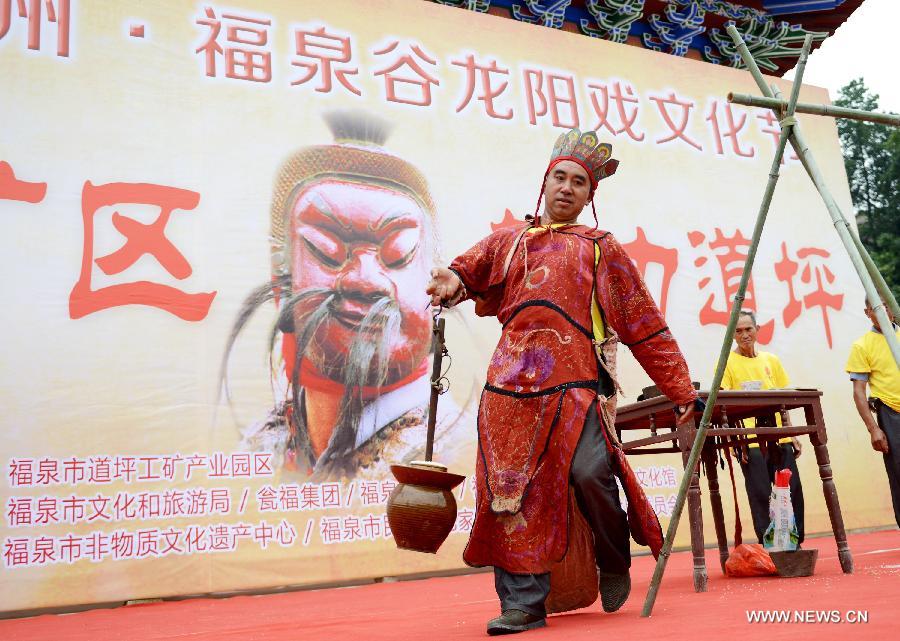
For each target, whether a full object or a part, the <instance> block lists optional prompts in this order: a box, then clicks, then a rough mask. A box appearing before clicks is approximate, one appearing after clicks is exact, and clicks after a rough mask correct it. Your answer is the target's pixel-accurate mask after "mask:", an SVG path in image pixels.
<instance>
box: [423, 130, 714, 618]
mask: <svg viewBox="0 0 900 641" xmlns="http://www.w3.org/2000/svg"><path fill="white" fill-rule="evenodd" d="M611 151H612V149H611V147H610V146H609V145H608V144H605V143H604V144H598V139H597V136H596V134H595V133H594V132H585V133H584V134H582V133H581V132H579V131H578V130H577V129H574V130H572V131H570V132H568V133H566V134H562V135H561V136H560V138H559V140H558V141H557V143H556V146H555V147H554V150H553V154H552V156H551V161H550V164H549V166H548V168H547V171H546V173H545V175H544V184H543V188H542V191H541V194H542V196H544V197H545V206H544V211H543V214H542V215H536V216H535V218H534V220H533V221H531V222H530V224H527V225H526V226H524V227H520V228H518V229H515V228H504V229H500V230H498V231H496V232H494V233H493V234H491V235H490V236H488V237H487V238H485V239H483V240H482V241H480V242H479V243H477V244H476V245H475V246H474V247H472V248H471V249H469V250H468V251H467V252H465V253H464V254H462V255H461V256H459V257H458V258H457V259H456V260H454V261H453V262H452V263H451V264H450V267H449V269H448V268H438V269H435V270H434V271H433V272H432V280H431V282H430V283H429V285H428V288H427V290H426V291H427V292H428V293H429V294H431V295H432V302H433V303H434V304H439V303H442V302H443V303H445V304H449V305H455V304H457V303H459V302H460V301H462V300H464V299H472V300H474V301H475V311H476V313H477V314H479V315H482V316H486V315H494V316H496V317H497V319H498V320H499V321H500V322H501V323H502V325H503V331H502V335H501V337H500V341H499V343H498V345H497V349H496V351H495V352H494V356H493V358H492V360H491V362H490V364H489V366H488V372H487V382H486V384H485V387H484V391H483V392H482V396H481V404H480V407H479V411H478V454H477V462H476V477H477V483H478V485H477V499H476V500H477V505H476V517H475V523H474V526H473V529H472V533H471V536H470V538H469V543H468V545H467V547H466V550H465V552H464V554H463V558H464V560H465V561H466V563H468V564H469V565H472V566H479V567H480V566H489V565H490V566H494V575H495V584H496V589H497V594H498V596H499V597H500V605H501V611H502V614H501V616H499V617H497V618H495V619H493V620H491V621H490V622H488V627H487V631H488V634H508V633H512V632H522V631H525V630H530V629H533V628H537V627H541V626H543V625H545V616H546V613H547V611H548V610H549V611H560V610H564V609H571V608H573V607H583V606H584V605H586V603H585V601H584V600H578V599H576V600H575V602H573V603H569V604H566V602H565V599H562V600H560V599H559V598H556V597H555V593H556V592H557V590H558V589H567V590H569V591H570V592H571V587H572V586H571V585H569V586H564V585H561V584H560V582H559V581H557V580H552V578H553V576H554V575H555V574H556V573H558V572H559V573H565V572H569V571H571V568H572V567H573V564H574V565H575V567H581V568H582V569H583V568H584V567H585V566H588V567H589V568H590V569H591V571H593V567H594V563H596V566H597V568H598V569H599V574H600V578H599V584H600V585H599V591H600V595H601V601H602V605H603V609H604V610H605V611H607V612H614V611H615V610H618V609H619V608H620V607H621V606H622V605H623V604H624V603H625V600H626V599H627V597H628V594H629V592H630V589H631V580H630V576H629V567H630V565H631V554H630V549H629V542H628V534H629V525H630V530H631V534H632V535H633V536H634V538H635V540H636V541H637V542H638V543H642V544H644V545H650V547H651V549H652V550H653V552H654V554H656V553H658V551H659V549H660V547H661V544H662V532H661V529H660V526H659V521H658V520H657V518H656V514H655V513H654V512H653V509H652V508H651V507H650V505H649V503H648V502H647V499H646V496H644V494H643V491H642V490H641V488H640V484H639V483H638V481H637V479H636V478H635V476H634V473H633V472H632V470H631V468H630V467H629V465H628V463H627V461H626V460H625V456H624V453H623V452H622V450H621V447H620V445H619V443H618V442H617V439H616V436H615V430H614V413H615V395H616V388H617V383H616V381H615V349H616V342H617V341H618V340H621V341H622V342H624V343H625V344H626V345H627V346H628V347H629V348H630V349H631V351H632V353H633V354H634V356H635V357H636V358H637V360H638V362H640V364H641V365H642V366H643V368H644V369H645V370H646V371H647V373H648V374H649V375H650V377H651V378H652V379H653V381H654V382H655V383H656V384H657V385H658V386H659V388H660V389H661V390H662V391H663V393H664V394H666V396H668V397H669V398H670V399H672V401H673V402H674V403H676V404H677V405H678V410H677V411H678V413H679V418H678V421H679V423H684V422H686V421H689V420H692V417H693V411H694V400H695V399H696V392H695V391H694V389H693V386H692V383H691V378H690V375H689V372H688V368H687V364H686V363H685V360H684V357H683V356H682V354H681V352H680V350H679V348H678V345H677V343H676V342H675V339H674V338H673V337H672V334H671V333H670V332H669V330H668V328H667V327H666V323H665V319H664V318H663V316H662V314H661V313H660V312H659V310H658V308H657V306H656V304H655V303H654V301H653V299H652V298H651V296H650V294H649V293H648V291H647V289H646V287H645V286H644V283H643V281H642V279H641V277H640V274H639V273H638V271H637V269H636V268H635V267H634V265H633V263H632V262H631V259H630V258H629V257H628V255H627V254H626V253H625V251H624V250H623V249H622V247H621V246H620V245H619V243H618V242H617V241H616V240H615V239H614V238H613V236H612V235H611V234H610V233H609V232H605V231H601V230H598V229H597V228H596V226H595V227H594V228H590V227H587V226H584V225H580V224H578V222H577V218H578V215H579V213H580V212H581V211H582V209H583V208H584V207H585V206H586V205H587V204H588V202H592V200H593V195H594V191H595V189H596V187H597V183H598V181H599V180H600V179H602V178H605V177H606V176H609V175H611V174H612V173H613V172H614V171H615V169H616V167H617V165H618V162H617V161H615V160H612V159H610V155H611ZM535 213H536V214H537V211H536V212H535ZM595 219H596V213H595ZM615 477H619V478H620V479H621V481H622V485H623V487H624V489H625V491H626V495H627V499H628V513H627V515H626V512H625V511H624V510H623V509H622V507H621V504H620V501H619V495H618V488H617V486H616V481H615ZM585 522H586V529H589V531H590V535H589V536H588V539H587V540H590V538H591V537H592V538H593V544H592V546H591V545H588V546H583V547H585V549H586V550H587V554H586V555H581V557H582V558H572V557H574V556H576V555H577V550H576V549H575V548H576V546H575V545H573V542H575V539H574V538H573V537H575V536H577V534H578V528H579V527H585V525H584V524H585ZM580 524H581V525H580ZM591 547H593V549H592V550H591ZM585 556H586V557H587V558H585ZM590 557H593V558H590ZM576 573H577V572H576ZM583 575H584V573H583V572H582V577H583ZM551 584H552V585H551ZM576 587H577V591H580V592H582V593H586V594H588V593H590V590H591V589H593V590H594V592H593V595H590V596H589V597H588V598H589V601H588V602H591V601H593V600H594V599H596V590H597V577H596V574H593V575H591V584H589V585H585V584H584V581H581V582H580V583H579V585H578V586H576ZM548 595H549V598H548Z"/></svg>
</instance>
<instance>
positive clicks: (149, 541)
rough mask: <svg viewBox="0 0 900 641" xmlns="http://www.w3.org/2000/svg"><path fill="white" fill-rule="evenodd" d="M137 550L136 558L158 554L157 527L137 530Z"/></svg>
mask: <svg viewBox="0 0 900 641" xmlns="http://www.w3.org/2000/svg"><path fill="white" fill-rule="evenodd" d="M137 536H138V539H137V544H138V545H137V551H136V553H135V556H137V557H138V558H141V557H145V556H151V555H152V556H159V528H148V529H146V530H138V533H137Z"/></svg>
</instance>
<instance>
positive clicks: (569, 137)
mask: <svg viewBox="0 0 900 641" xmlns="http://www.w3.org/2000/svg"><path fill="white" fill-rule="evenodd" d="M564 160H571V161H572V162H574V163H577V164H579V165H580V166H581V167H582V169H584V170H585V171H586V172H587V175H588V177H589V179H590V181H591V191H590V199H591V208H592V209H593V210H594V223H595V225H594V226H595V227H596V223H597V209H596V207H594V192H595V191H596V190H597V184H598V183H599V182H600V181H601V180H603V179H604V178H607V177H609V176H612V175H613V174H614V173H616V169H617V168H618V167H619V161H618V160H616V159H615V158H613V157H612V145H610V144H609V143H607V142H600V139H599V138H598V137H597V132H595V131H585V132H584V133H581V131H580V130H579V129H571V130H570V131H567V132H566V133H563V134H560V135H559V138H557V139H556V144H555V145H554V146H553V152H552V153H551V154H550V164H548V165H547V171H545V172H544V180H543V181H542V183H541V194H540V196H538V202H537V208H536V209H535V212H534V224H535V225H539V224H540V222H541V216H540V213H539V212H540V207H541V198H543V197H544V184H546V181H547V176H548V175H550V172H551V171H552V170H553V168H554V167H555V166H556V165H558V164H559V163H561V162H562V161H564Z"/></svg>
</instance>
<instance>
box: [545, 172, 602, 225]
mask: <svg viewBox="0 0 900 641" xmlns="http://www.w3.org/2000/svg"><path fill="white" fill-rule="evenodd" d="M590 193H591V181H590V178H589V177H588V175H587V172H586V171H585V170H584V168H583V167H582V166H581V165H579V164H578V163H576V162H573V161H571V160H563V161H561V162H559V163H557V164H556V165H554V167H553V169H552V170H551V171H550V173H549V174H548V175H547V179H546V180H545V181H544V198H545V199H546V203H547V204H546V211H547V214H548V216H549V218H550V222H555V223H556V222H558V223H564V222H565V223H567V222H572V221H574V220H575V219H577V218H578V214H580V213H581V210H582V209H584V206H585V205H587V203H588V199H589V198H590Z"/></svg>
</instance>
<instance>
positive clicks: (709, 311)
mask: <svg viewBox="0 0 900 641" xmlns="http://www.w3.org/2000/svg"><path fill="white" fill-rule="evenodd" d="M688 240H689V241H690V243H691V247H697V246H699V245H700V244H701V243H702V242H704V241H705V240H706V235H705V234H703V233H702V232H699V231H692V232H689V233H688ZM707 246H708V248H709V250H710V253H712V254H714V255H715V257H716V259H717V262H718V264H719V270H720V275H721V283H722V292H723V294H724V299H725V303H724V306H723V307H719V308H715V307H714V306H713V301H714V300H715V298H716V295H715V293H711V294H710V295H709V297H708V298H707V299H706V303H705V304H704V305H703V309H701V310H700V324H701V325H710V324H717V325H728V320H729V317H730V311H729V305H730V304H731V302H732V301H733V300H734V297H735V295H736V294H737V291H738V287H739V286H740V281H741V274H742V272H743V269H744V264H745V263H746V262H747V252H748V250H749V247H750V241H749V240H748V239H747V238H745V237H744V235H743V234H742V233H741V230H739V229H738V230H736V231H735V232H734V236H728V237H726V236H725V235H724V234H722V230H721V229H719V228H718V227H717V228H716V236H715V238H714V239H713V240H711V241H709V242H708V245H707ZM707 261H708V257H705V256H701V257H699V258H697V259H696V260H695V261H694V265H696V266H697V267H702V266H703V265H705V264H706V263H707ZM711 282H712V278H711V277H709V276H707V277H704V278H702V279H701V280H700V282H699V283H698V284H697V288H698V289H701V290H702V289H704V288H706V287H707V286H708V285H709V284H710V283H711ZM743 308H744V309H749V310H752V311H756V295H755V294H754V289H753V279H752V278H751V279H750V281H749V283H748V284H747V291H746V292H745V294H744V304H743ZM774 333H775V321H774V320H769V321H767V322H766V323H763V324H762V325H761V326H760V328H759V333H758V334H757V338H758V340H759V342H760V344H762V345H768V344H769V342H770V341H771V340H772V335H773V334H774Z"/></svg>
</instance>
